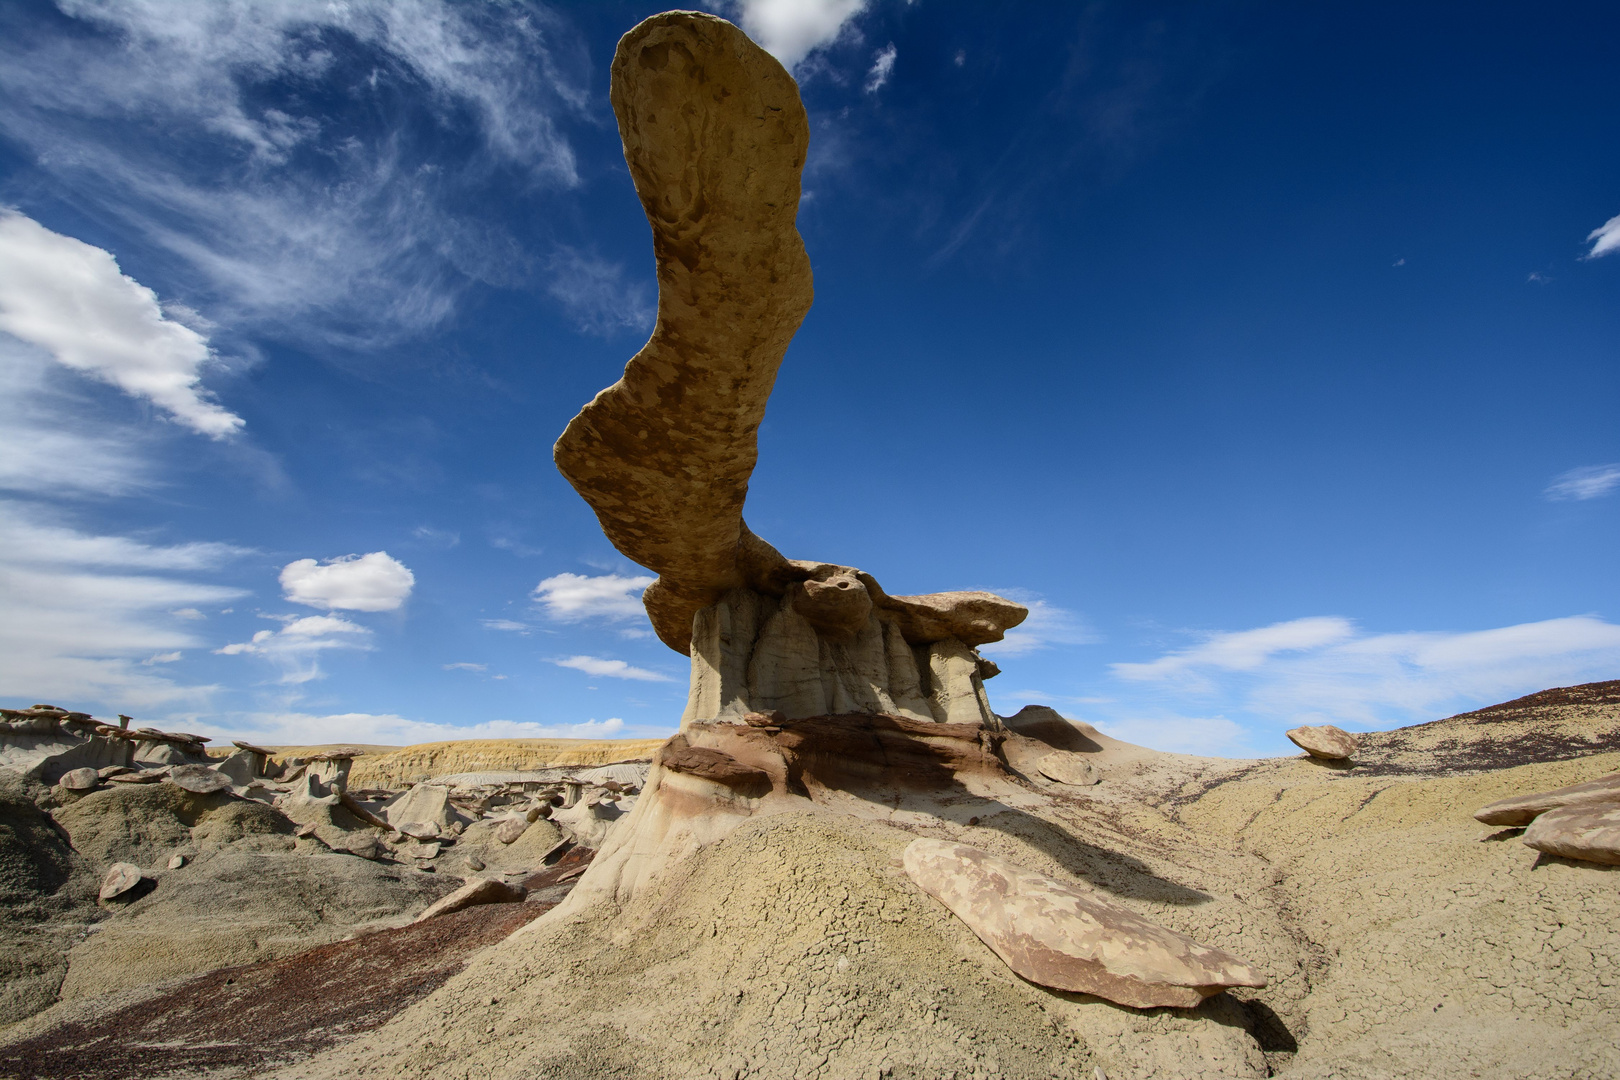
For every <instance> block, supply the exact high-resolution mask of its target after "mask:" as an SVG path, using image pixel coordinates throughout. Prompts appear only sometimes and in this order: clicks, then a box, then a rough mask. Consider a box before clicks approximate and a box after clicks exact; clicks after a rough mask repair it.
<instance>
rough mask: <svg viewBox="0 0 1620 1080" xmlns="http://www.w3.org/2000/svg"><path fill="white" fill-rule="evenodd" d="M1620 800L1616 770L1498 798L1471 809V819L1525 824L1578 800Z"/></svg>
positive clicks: (1504, 823) (1572, 804)
mask: <svg viewBox="0 0 1620 1080" xmlns="http://www.w3.org/2000/svg"><path fill="white" fill-rule="evenodd" d="M1610 802H1612V803H1620V772H1616V773H1609V774H1608V775H1607V776H1600V777H1598V778H1597V779H1596V780H1589V781H1587V782H1586V783H1584V784H1571V785H1570V786H1569V787H1561V788H1554V789H1553V790H1551V791H1538V792H1536V793H1535V794H1533V795H1518V796H1515V797H1514V798H1511V799H1500V800H1498V801H1497V802H1493V803H1491V804H1490V805H1489V806H1482V807H1480V808H1479V809H1478V810H1475V811H1474V818H1475V820H1477V821H1482V822H1484V823H1485V824H1486V825H1507V826H1519V825H1528V824H1530V823H1531V822H1532V821H1534V820H1535V819H1536V818H1537V817H1539V816H1540V815H1542V814H1545V813H1546V812H1547V811H1549V810H1556V809H1558V808H1559V807H1561V806H1575V805H1578V804H1581V803H1610Z"/></svg>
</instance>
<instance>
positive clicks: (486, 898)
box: [416, 878, 529, 922]
mask: <svg viewBox="0 0 1620 1080" xmlns="http://www.w3.org/2000/svg"><path fill="white" fill-rule="evenodd" d="M528 895H529V890H528V889H525V888H524V887H523V886H522V885H508V884H507V883H506V882H504V881H498V880H496V879H495V878H479V879H478V880H476V881H469V882H468V883H467V884H465V885H463V886H462V887H461V888H459V889H457V890H456V891H455V892H453V893H451V894H450V895H449V896H446V897H443V898H442V899H440V900H437V901H435V902H434V903H433V904H431V905H429V907H428V909H427V910H426V911H424V912H422V914H420V915H418V916H417V917H416V921H417V922H425V921H426V920H428V919H433V918H437V917H438V916H440V915H448V914H450V913H451V912H453V911H461V910H463V909H464V908H470V907H477V906H478V905H480V904H517V903H521V902H522V901H523V898H524V897H525V896H528Z"/></svg>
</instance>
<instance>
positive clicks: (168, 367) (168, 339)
mask: <svg viewBox="0 0 1620 1080" xmlns="http://www.w3.org/2000/svg"><path fill="white" fill-rule="evenodd" d="M0 330H3V331H5V332H6V333H8V334H11V335H12V336H14V337H16V338H19V339H21V340H22V341H25V342H28V343H29V344H31V345H36V346H38V347H40V348H41V349H44V350H45V351H46V352H47V353H48V354H49V355H50V356H51V357H53V358H54V359H55V360H56V361H57V362H58V363H60V364H62V365H63V366H65V367H69V368H72V369H74V370H75V371H80V372H83V373H84V374H86V375H89V376H92V377H93V378H97V379H100V380H101V381H103V382H107V383H110V384H112V385H113V386H116V387H118V388H119V389H120V390H122V391H124V392H125V393H126V394H130V395H131V396H133V397H138V398H145V399H146V400H148V401H150V402H152V403H153V404H154V405H156V406H158V407H159V408H160V409H163V410H164V411H166V412H167V413H169V415H170V416H172V417H173V418H174V419H175V420H176V421H177V422H179V423H181V424H183V425H185V426H186V427H189V428H191V429H192V430H193V431H196V432H199V433H201V434H203V435H208V436H211V437H213V438H216V439H218V438H224V437H225V436H227V435H231V434H234V433H235V432H237V431H239V430H240V429H241V428H242V426H243V420H242V418H241V417H239V416H237V415H235V414H234V413H231V412H229V411H227V410H226V409H224V408H222V407H220V406H219V405H218V404H217V403H215V402H213V401H211V400H209V399H208V396H207V394H206V392H205V391H204V390H203V389H202V385H201V383H202V369H203V368H204V367H205V366H206V365H207V364H208V363H210V362H211V361H212V360H213V352H212V350H211V349H210V348H209V346H208V340H207V339H206V338H204V337H203V336H202V335H201V334H199V333H197V332H196V331H195V330H192V329H191V328H190V327H187V326H184V325H182V324H180V323H178V322H175V321H174V320H172V319H169V318H168V317H166V316H165V315H164V313H163V308H162V306H161V305H159V303H158V299H157V295H156V294H155V293H153V292H152V290H151V289H148V288H146V287H145V286H144V285H142V284H140V283H139V282H138V281H136V280H135V279H133V278H131V277H129V276H128V275H126V274H124V273H122V272H121V271H120V270H119V269H118V262H117V260H116V259H114V258H113V257H112V255H111V254H110V253H109V252H106V251H103V250H102V249H101V248H98V247H93V246H91V245H90V244H86V243H84V242H83V241H80V240H75V239H73V238H72V237H70V236H63V235H61V234H60V233H54V232H52V231H50V230H49V229H47V228H45V227H44V226H43V225H40V224H39V223H38V222H36V221H34V220H33V219H32V218H28V217H25V216H24V215H22V214H19V213H16V212H13V211H8V210H0Z"/></svg>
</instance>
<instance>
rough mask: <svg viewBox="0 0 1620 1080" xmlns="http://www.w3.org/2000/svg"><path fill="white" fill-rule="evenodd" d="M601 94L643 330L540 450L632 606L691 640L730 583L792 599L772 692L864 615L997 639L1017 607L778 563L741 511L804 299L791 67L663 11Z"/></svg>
mask: <svg viewBox="0 0 1620 1080" xmlns="http://www.w3.org/2000/svg"><path fill="white" fill-rule="evenodd" d="M612 101H613V111H614V114H615V116H616V117H617V118H618V122H619V134H620V137H621V138H622V139H623V142H624V156H625V162H626V164H627V165H628V166H629V169H630V177H631V180H632V181H633V182H634V184H635V187H636V193H637V194H638V195H639V196H640V197H641V204H642V208H643V209H644V210H645V211H646V214H647V220H648V223H649V224H650V225H651V226H652V233H653V256H654V259H655V262H656V265H657V272H658V323H657V326H656V328H655V329H654V331H653V336H652V338H651V340H649V341H648V342H647V344H646V345H645V346H643V347H642V349H641V351H640V352H639V353H637V354H636V355H635V356H634V357H633V358H632V359H631V360H630V362H629V364H628V365H626V367H625V371H624V377H623V378H621V379H620V380H619V381H618V382H616V383H614V384H613V385H612V386H610V387H608V388H607V389H605V390H603V391H602V392H601V393H599V394H597V395H596V398H595V399H594V400H593V401H591V403H590V404H588V405H586V406H585V408H584V409H582V410H581V411H580V413H579V415H578V416H576V417H575V418H574V419H573V420H572V421H571V422H570V423H569V425H568V427H567V430H565V431H564V432H563V434H562V437H561V438H560V439H558V440H557V445H556V448H555V451H554V457H555V459H556V462H557V468H558V469H559V471H561V472H562V474H563V476H564V477H566V478H567V480H568V482H569V483H571V484H572V485H573V486H574V489H575V490H576V491H578V492H579V493H580V495H581V496H583V497H584V499H585V501H586V502H587V503H589V504H590V506H591V509H593V510H594V511H596V516H597V519H598V520H599V521H600V522H601V524H602V530H603V532H605V533H606V534H607V537H608V539H609V540H610V541H611V542H612V543H613V545H614V546H615V547H617V548H618V549H619V551H621V552H623V553H624V554H625V555H626V556H627V557H628V558H630V559H632V560H634V561H635V562H637V563H640V564H641V565H642V566H645V567H647V568H648V569H650V570H652V571H654V572H655V573H657V574H658V575H659V577H658V579H657V580H656V581H655V582H653V584H652V585H651V586H650V587H648V589H647V590H646V592H645V593H644V595H643V597H642V599H643V603H644V604H645V606H646V608H647V613H648V615H649V616H650V617H651V619H652V624H653V628H654V629H655V630H656V631H657V632H658V636H659V638H660V639H661V640H662V641H663V642H664V643H665V644H667V645H669V646H670V647H671V648H672V649H675V650H676V651H678V652H682V653H686V652H689V651H692V652H694V655H695V650H697V649H699V648H707V647H708V646H709V645H710V644H712V641H709V642H699V641H695V640H694V638H695V637H696V638H701V637H703V636H705V635H708V636H709V637H711V638H712V635H713V633H714V632H715V628H714V626H713V625H712V624H713V619H714V616H712V615H711V616H710V622H709V623H708V624H702V623H701V620H702V619H703V614H702V613H703V612H704V611H705V609H709V608H711V607H712V606H714V605H715V604H717V603H718V602H720V601H721V599H722V598H723V597H724V596H726V595H727V594H728V593H731V592H733V591H734V590H738V589H746V590H749V591H750V592H752V593H755V594H758V595H759V596H761V597H764V598H768V599H769V600H770V601H772V602H776V603H779V604H780V605H781V607H791V608H792V609H794V618H793V619H792V620H790V622H791V623H792V625H779V626H778V630H779V631H781V634H782V635H786V637H781V635H778V637H779V638H780V640H778V641H777V642H776V644H778V645H781V646H783V647H784V648H785V649H786V651H787V652H788V653H789V654H790V656H789V657H787V658H785V659H786V661H787V662H788V668H787V670H786V671H785V672H784V673H783V677H782V678H783V682H782V685H781V686H779V687H777V689H778V691H779V695H780V696H786V697H788V698H792V697H793V696H794V694H795V692H796V690H797V689H798V684H799V682H800V681H801V680H802V679H807V678H808V676H803V675H802V672H801V668H802V661H804V660H809V661H811V662H819V660H820V659H821V658H820V656H819V655H818V654H819V649H818V647H817V645H816V643H815V640H814V639H815V638H817V637H819V638H820V639H822V640H824V641H825V642H826V643H828V644H830V645H831V644H852V643H854V642H855V640H856V639H857V638H859V637H861V636H862V635H863V634H865V633H866V632H867V630H868V628H869V626H870V619H871V615H872V613H873V612H874V611H880V612H888V613H890V614H891V615H892V616H893V618H892V619H891V620H890V622H891V623H892V625H894V626H895V627H896V629H897V633H898V636H899V638H900V639H901V640H903V641H904V642H905V643H907V644H909V645H913V646H916V645H930V644H933V643H935V642H948V641H955V642H958V643H960V645H961V646H964V647H966V648H972V647H973V646H975V645H980V644H983V643H985V642H988V641H996V640H999V639H1000V638H1001V636H1002V633H1003V632H1004V631H1005V630H1006V629H1007V628H1008V627H1011V626H1015V625H1017V624H1018V622H1020V621H1021V620H1022V619H1023V618H1024V616H1025V615H1026V614H1027V611H1026V610H1025V609H1024V608H1023V607H1021V606H1020V605H1017V604H1014V603H1012V602H1011V601H1008V600H1004V599H1002V598H1000V597H997V596H993V595H991V594H989V593H968V592H957V593H938V594H935V595H932V596H888V595H886V594H884V592H883V590H882V589H881V588H879V587H878V586H877V583H876V581H874V580H872V578H871V576H870V575H867V574H862V573H860V572H859V571H856V570H854V569H853V568H850V567H840V566H832V565H830V564H825V563H810V562H795V561H792V560H788V559H785V558H783V557H782V555H781V554H780V553H779V552H778V551H777V550H776V549H775V548H773V547H771V545H769V544H767V543H766V542H765V541H763V540H761V539H760V538H759V537H757V536H755V535H754V534H753V533H752V532H750V531H749V529H748V526H747V525H746V524H745V523H744V521H743V502H744V500H745V499H746V497H747V494H748V479H749V476H750V475H751V474H752V473H753V470H754V464H755V461H756V459H757V457H758V444H757V438H756V435H757V432H758V430H759V425H760V422H761V420H762V419H763V418H764V415H765V404H766V401H767V399H768V398H769V397H770V393H771V388H772V386H773V385H774V384H775V382H776V373H777V369H778V368H779V367H780V366H781V363H782V357H783V354H784V353H785V352H786V350H787V347H788V343H789V342H790V341H791V340H792V339H793V335H794V333H795V332H796V331H797V330H798V328H799V324H800V322H802V321H803V319H804V316H805V313H806V312H807V311H809V309H810V303H811V299H812V295H813V288H812V284H811V272H810V261H809V259H808V257H807V256H806V255H805V251H804V243H803V241H802V240H801V239H800V237H799V232H798V229H797V228H796V226H795V224H794V222H795V217H796V215H797V213H798V206H799V178H800V173H801V172H802V170H803V168H804V162H805V154H806V151H807V148H808V146H809V138H810V133H809V123H808V120H807V119H806V116H805V111H804V106H803V104H801V102H800V101H799V93H798V87H797V86H796V85H795V84H794V82H793V79H792V77H791V76H789V75H788V73H787V72H786V71H785V70H784V69H783V68H782V65H781V64H780V63H778V62H777V61H776V60H775V59H774V58H773V57H772V56H770V54H768V53H766V52H765V51H764V50H763V49H761V48H759V47H758V46H756V45H755V44H754V43H753V42H751V41H749V40H748V38H747V36H746V35H744V34H743V33H742V31H740V30H738V29H737V28H736V27H734V26H732V25H731V24H730V23H728V22H726V21H724V20H723V19H717V18H714V17H713V16H709V15H702V14H699V13H696V12H667V13H665V14H663V15H655V16H653V17H652V18H650V19H647V20H646V21H645V22H643V23H641V24H640V25H639V26H637V27H636V28H635V29H634V30H632V31H631V32H630V33H628V34H626V35H625V36H624V38H623V39H622V40H621V41H620V42H619V47H618V50H617V52H616V53H615V54H614V59H613V66H612ZM779 610H780V608H774V609H773V610H772V611H766V612H763V613H761V625H762V624H763V621H764V620H768V619H770V618H771V617H773V616H774V615H775V614H777V613H778V611H779ZM695 619H697V620H700V627H699V628H698V629H695V628H694V620H695ZM745 659H746V658H745ZM805 708H808V709H810V711H809V712H801V713H800V714H799V715H813V714H814V713H815V712H817V711H826V710H828V709H833V710H837V709H839V708H841V706H839V705H837V704H836V703H831V702H828V703H825V704H823V705H822V706H821V708H820V709H819V710H817V709H815V708H811V707H810V706H808V705H806V706H805Z"/></svg>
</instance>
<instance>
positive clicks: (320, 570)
mask: <svg viewBox="0 0 1620 1080" xmlns="http://www.w3.org/2000/svg"><path fill="white" fill-rule="evenodd" d="M415 585H416V575H415V574H412V573H411V571H410V569H409V568H408V567H406V565H405V564H404V563H402V562H400V561H399V560H398V559H396V558H394V557H393V556H391V555H389V554H388V552H386V551H373V552H370V553H369V554H366V555H343V556H340V557H338V558H336V559H327V560H326V561H325V562H324V563H316V561H315V560H314V559H298V560H296V561H294V562H290V563H288V564H287V565H286V566H284V567H282V569H281V588H282V591H283V592H284V593H285V594H286V597H287V599H288V600H291V601H292V602H293V603H295V604H305V605H307V606H309V607H318V608H326V609H328V610H335V609H342V610H347V611H397V610H398V609H399V606H400V605H401V604H403V603H404V602H405V601H406V599H407V598H409V597H410V595H411V589H412V588H413V587H414V586H415Z"/></svg>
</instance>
